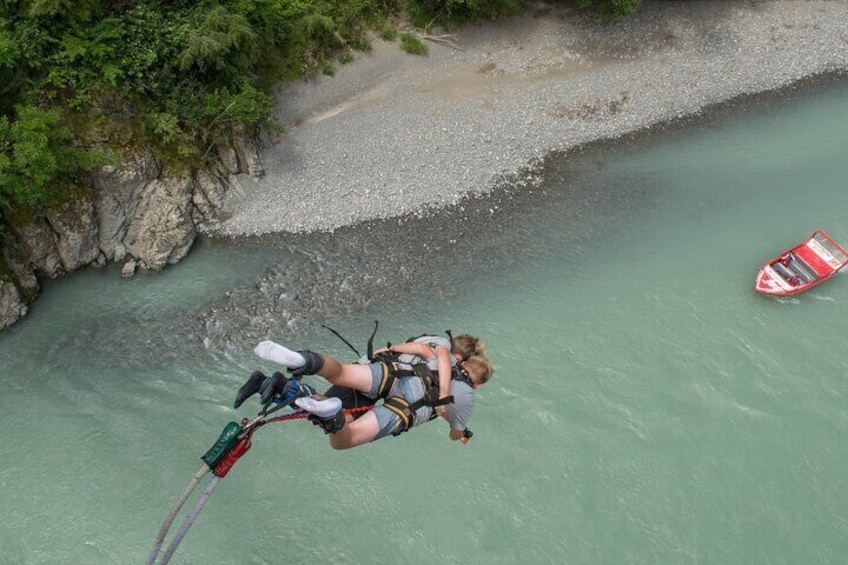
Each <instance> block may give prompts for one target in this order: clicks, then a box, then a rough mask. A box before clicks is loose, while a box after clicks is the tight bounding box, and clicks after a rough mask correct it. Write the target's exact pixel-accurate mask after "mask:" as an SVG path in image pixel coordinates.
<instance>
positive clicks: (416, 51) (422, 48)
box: [400, 32, 427, 55]
mask: <svg viewBox="0 0 848 565" xmlns="http://www.w3.org/2000/svg"><path fill="white" fill-rule="evenodd" d="M400 48H401V49H403V50H404V51H406V52H407V53H409V54H410V55H426V54H427V46H426V45H424V42H423V41H421V39H419V38H418V36H417V35H415V34H413V33H408V32H405V33H402V34H400Z"/></svg>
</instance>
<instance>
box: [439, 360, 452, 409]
mask: <svg viewBox="0 0 848 565" xmlns="http://www.w3.org/2000/svg"><path fill="white" fill-rule="evenodd" d="M450 355H451V353H450V351H448V350H447V349H445V348H444V347H441V346H437V347H436V367H437V368H438V370H439V398H440V399H441V398H445V397H446V396H450V383H451V364H450ZM439 408H446V407H445V406H439ZM436 412H437V413H438V414H439V415H442V413H443V412H444V410H442V412H439V411H438V410H437V411H436Z"/></svg>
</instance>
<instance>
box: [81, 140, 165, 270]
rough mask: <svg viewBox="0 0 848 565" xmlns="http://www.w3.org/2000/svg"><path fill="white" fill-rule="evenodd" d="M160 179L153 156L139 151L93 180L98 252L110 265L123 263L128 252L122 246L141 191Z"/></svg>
mask: <svg viewBox="0 0 848 565" xmlns="http://www.w3.org/2000/svg"><path fill="white" fill-rule="evenodd" d="M158 176H159V165H158V164H157V163H156V160H155V159H154V158H153V156H152V155H151V154H150V153H149V152H147V151H142V152H140V153H138V154H136V155H135V156H133V157H128V158H127V159H126V160H125V161H123V162H122V163H121V164H120V165H119V166H117V167H112V166H108V167H103V169H101V170H100V171H99V172H98V173H96V174H95V175H94V176H93V179H94V186H95V187H96V188H97V191H98V193H99V194H98V199H97V201H96V203H95V210H96V217H97V223H98V225H99V226H100V229H99V234H98V235H99V240H100V249H101V250H102V251H103V254H104V255H106V258H107V259H108V260H110V261H116V262H117V261H122V260H123V259H124V257H125V256H126V253H127V249H126V246H125V245H124V244H123V243H122V242H123V240H124V237H125V236H126V234H127V231H128V229H129V222H130V220H131V219H132V218H133V217H135V215H136V207H137V206H138V202H139V199H140V195H141V193H142V191H143V190H144V188H145V187H146V186H147V185H148V184H149V183H150V182H151V181H153V180H154V179H156V178H157V177H158Z"/></svg>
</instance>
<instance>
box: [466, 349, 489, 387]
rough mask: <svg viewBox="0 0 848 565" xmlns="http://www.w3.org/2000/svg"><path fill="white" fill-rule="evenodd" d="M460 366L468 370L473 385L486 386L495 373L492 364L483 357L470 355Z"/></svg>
mask: <svg viewBox="0 0 848 565" xmlns="http://www.w3.org/2000/svg"><path fill="white" fill-rule="evenodd" d="M462 365H463V366H464V367H465V368H466V369H467V370H468V373H469V374H470V375H471V381H472V382H473V383H474V384H475V385H482V384H486V383H487V382H488V381H489V379H491V378H492V374H493V373H494V372H495V368H494V367H493V366H492V362H491V361H489V358H488V357H486V356H485V355H472V356H471V357H469V358H468V359H466V360H465V361H464V362H463V363H462Z"/></svg>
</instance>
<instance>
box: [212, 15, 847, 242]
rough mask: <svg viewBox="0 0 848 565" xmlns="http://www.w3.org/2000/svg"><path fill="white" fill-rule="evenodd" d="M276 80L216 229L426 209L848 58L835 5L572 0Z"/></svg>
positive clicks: (332, 224) (323, 225) (301, 224)
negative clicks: (620, 7)
mask: <svg viewBox="0 0 848 565" xmlns="http://www.w3.org/2000/svg"><path fill="white" fill-rule="evenodd" d="M427 45H428V47H429V54H428V55H427V56H425V57H417V56H412V55H407V54H405V53H404V52H402V51H401V50H400V48H399V47H398V45H397V44H396V43H385V42H382V41H380V40H375V43H374V49H373V51H372V52H370V53H367V54H357V56H356V61H354V62H353V63H351V64H349V65H345V66H343V67H341V68H340V69H338V72H337V73H336V75H335V76H333V77H321V78H319V79H316V80H313V81H311V82H297V83H293V84H290V85H287V86H286V87H285V88H284V89H282V90H281V91H280V93H279V107H278V110H277V119H278V120H279V122H280V123H281V124H282V125H283V126H284V127H285V133H284V134H283V135H281V136H280V137H279V138H278V139H275V140H273V141H271V142H269V143H267V144H266V146H265V147H264V149H263V151H262V154H261V158H262V161H263V165H264V167H265V171H266V173H265V176H264V177H263V178H261V179H259V180H253V179H250V178H249V177H246V176H245V177H240V178H238V179H237V182H236V183H235V186H234V187H233V189H232V190H231V191H230V194H229V195H228V197H227V200H226V202H225V205H224V212H225V215H226V216H227V219H226V220H225V221H223V222H222V224H221V227H220V234H222V235H231V236H238V235H261V234H268V233H275V232H310V231H328V230H334V229H336V228H338V227H341V226H344V225H350V224H354V223H358V222H361V221H365V220H370V219H375V218H389V217H394V216H399V215H404V214H409V213H416V212H419V211H421V210H425V209H432V208H439V207H441V206H445V205H450V204H454V203H456V202H458V201H459V200H461V199H462V198H463V197H464V196H465V195H467V194H470V193H484V192H487V191H489V190H490V189H492V188H493V187H495V186H497V183H498V182H500V181H501V180H502V179H504V178H515V177H516V175H518V174H519V173H521V172H523V171H532V170H533V169H534V168H535V167H536V166H538V164H539V163H540V162H541V160H542V158H544V157H545V156H546V155H547V154H549V153H551V152H562V151H567V150H569V149H571V148H574V147H575V146H578V145H581V144H584V143H587V142H591V141H596V140H599V139H608V138H615V137H618V136H621V135H623V134H626V133H630V132H633V131H637V130H640V129H643V128H646V127H650V126H652V125H656V124H659V123H663V122H667V121H669V120H674V119H677V118H681V117H684V116H690V115H693V114H697V113H698V112H699V111H701V110H702V109H704V108H705V107H708V106H710V105H712V104H716V103H719V102H723V101H726V100H729V99H732V98H735V97H738V96H741V95H745V94H751V93H757V92H764V91H770V90H774V89H777V88H780V87H783V86H786V85H787V84H790V83H792V82H794V81H797V80H800V79H802V78H805V77H809V76H812V75H816V74H820V73H826V72H844V71H846V70H848V2H846V1H843V0H810V1H808V0H765V1H762V2H759V1H758V2H752V1H741V0H739V1H736V0H729V1H722V2H716V1H711V0H710V1H708V0H704V1H687V2H674V3H671V2H651V1H648V2H645V3H643V5H642V7H641V8H640V9H639V11H638V12H637V13H636V14H635V15H634V16H633V17H631V18H629V19H626V20H623V21H621V22H619V23H616V24H613V25H602V24H600V23H598V22H594V21H592V20H590V19H588V18H586V17H585V16H583V15H582V14H581V13H580V12H578V11H577V10H575V9H574V8H573V6H572V5H571V3H567V4H563V3H557V4H556V5H547V4H543V3H539V4H538V5H537V6H536V8H535V10H534V12H533V13H531V14H527V15H525V16H522V17H520V18H514V19H510V20H505V21H499V22H493V23H486V24H482V25H478V26H474V27H471V28H468V29H464V30H462V31H461V32H459V33H457V34H456V45H457V47H458V49H454V48H452V47H450V46H447V45H444V44H440V43H433V42H427Z"/></svg>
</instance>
